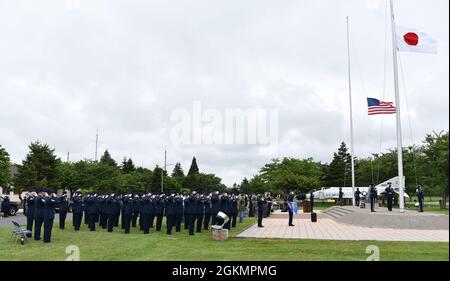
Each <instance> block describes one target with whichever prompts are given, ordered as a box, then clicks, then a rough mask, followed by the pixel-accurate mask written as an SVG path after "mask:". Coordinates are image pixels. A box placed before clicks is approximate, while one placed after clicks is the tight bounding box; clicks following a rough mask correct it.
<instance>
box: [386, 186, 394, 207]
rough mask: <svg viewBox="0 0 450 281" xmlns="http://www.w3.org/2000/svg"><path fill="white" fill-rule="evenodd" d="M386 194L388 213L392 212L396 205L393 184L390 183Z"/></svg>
mask: <svg viewBox="0 0 450 281" xmlns="http://www.w3.org/2000/svg"><path fill="white" fill-rule="evenodd" d="M385 193H386V201H387V208H388V211H389V212H392V205H393V203H394V189H393V188H392V185H391V183H388V186H387V187H386V189H385Z"/></svg>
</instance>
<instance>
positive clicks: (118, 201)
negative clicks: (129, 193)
mask: <svg viewBox="0 0 450 281" xmlns="http://www.w3.org/2000/svg"><path fill="white" fill-rule="evenodd" d="M113 197H114V208H113V209H114V227H119V220H120V211H121V210H122V197H121V196H120V195H117V194H113Z"/></svg>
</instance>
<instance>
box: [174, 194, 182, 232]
mask: <svg viewBox="0 0 450 281" xmlns="http://www.w3.org/2000/svg"><path fill="white" fill-rule="evenodd" d="M182 220H183V198H182V197H181V196H180V195H179V194H178V195H177V196H175V232H180V231H181V221H182Z"/></svg>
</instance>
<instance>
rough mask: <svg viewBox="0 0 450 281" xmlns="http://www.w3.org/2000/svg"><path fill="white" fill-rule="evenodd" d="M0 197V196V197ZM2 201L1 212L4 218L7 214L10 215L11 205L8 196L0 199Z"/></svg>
mask: <svg viewBox="0 0 450 281" xmlns="http://www.w3.org/2000/svg"><path fill="white" fill-rule="evenodd" d="M0 197H1V196H0ZM1 198H2V199H3V201H2V205H1V208H0V210H1V212H2V213H3V216H4V217H5V218H7V217H9V213H10V211H11V210H10V209H11V203H10V199H9V196H8V195H6V196H5V197H1Z"/></svg>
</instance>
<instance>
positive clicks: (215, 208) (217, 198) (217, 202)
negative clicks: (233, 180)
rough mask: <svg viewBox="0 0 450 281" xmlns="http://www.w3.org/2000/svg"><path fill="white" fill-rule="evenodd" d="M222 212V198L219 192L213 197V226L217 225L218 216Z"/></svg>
mask: <svg viewBox="0 0 450 281" xmlns="http://www.w3.org/2000/svg"><path fill="white" fill-rule="evenodd" d="M219 211H220V196H219V191H216V192H214V194H212V196H211V224H212V225H216V224H217V214H218V213H219Z"/></svg>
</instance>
